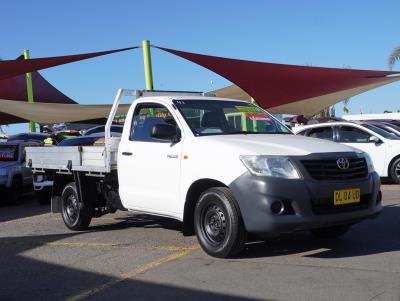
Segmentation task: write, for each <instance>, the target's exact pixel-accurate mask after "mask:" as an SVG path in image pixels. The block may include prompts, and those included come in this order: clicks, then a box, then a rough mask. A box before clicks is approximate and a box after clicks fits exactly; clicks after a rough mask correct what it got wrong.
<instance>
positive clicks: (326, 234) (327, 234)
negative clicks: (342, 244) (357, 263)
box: [310, 225, 350, 239]
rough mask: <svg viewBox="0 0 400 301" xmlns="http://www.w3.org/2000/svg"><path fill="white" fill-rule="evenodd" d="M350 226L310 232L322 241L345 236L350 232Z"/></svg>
mask: <svg viewBox="0 0 400 301" xmlns="http://www.w3.org/2000/svg"><path fill="white" fill-rule="evenodd" d="M349 229H350V225H339V226H332V227H327V228H319V229H313V230H310V232H311V233H312V234H313V235H314V236H315V237H318V238H322V239H334V238H338V237H340V236H342V235H344V234H345V233H346V232H347V231H349Z"/></svg>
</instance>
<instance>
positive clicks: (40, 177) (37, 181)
mask: <svg viewBox="0 0 400 301" xmlns="http://www.w3.org/2000/svg"><path fill="white" fill-rule="evenodd" d="M34 178H35V182H36V183H40V182H43V181H44V175H40V174H39V175H35V176H34Z"/></svg>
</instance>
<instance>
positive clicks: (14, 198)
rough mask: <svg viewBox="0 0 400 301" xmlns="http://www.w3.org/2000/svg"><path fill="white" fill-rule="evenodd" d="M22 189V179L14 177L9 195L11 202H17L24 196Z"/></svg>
mask: <svg viewBox="0 0 400 301" xmlns="http://www.w3.org/2000/svg"><path fill="white" fill-rule="evenodd" d="M22 190H23V185H22V180H21V179H20V178H19V177H14V178H13V181H12V184H11V188H10V193H9V195H8V199H9V201H10V203H11V204H16V203H17V202H18V201H19V200H20V198H21V196H22Z"/></svg>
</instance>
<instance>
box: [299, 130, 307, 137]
mask: <svg viewBox="0 0 400 301" xmlns="http://www.w3.org/2000/svg"><path fill="white" fill-rule="evenodd" d="M306 134H307V130H304V131H300V132H298V133H297V134H296V135H301V136H307V135H306Z"/></svg>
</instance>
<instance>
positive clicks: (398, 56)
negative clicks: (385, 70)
mask: <svg viewBox="0 0 400 301" xmlns="http://www.w3.org/2000/svg"><path fill="white" fill-rule="evenodd" d="M398 60H400V47H396V48H395V49H393V51H392V53H391V54H390V56H389V59H388V64H389V68H390V70H392V69H393V66H394V64H395V63H396V62H397V61H398Z"/></svg>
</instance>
